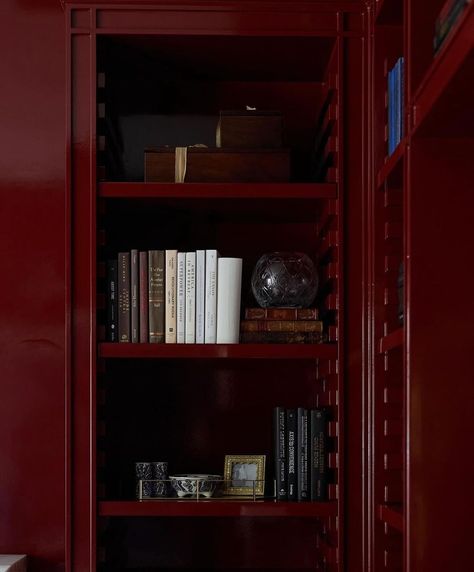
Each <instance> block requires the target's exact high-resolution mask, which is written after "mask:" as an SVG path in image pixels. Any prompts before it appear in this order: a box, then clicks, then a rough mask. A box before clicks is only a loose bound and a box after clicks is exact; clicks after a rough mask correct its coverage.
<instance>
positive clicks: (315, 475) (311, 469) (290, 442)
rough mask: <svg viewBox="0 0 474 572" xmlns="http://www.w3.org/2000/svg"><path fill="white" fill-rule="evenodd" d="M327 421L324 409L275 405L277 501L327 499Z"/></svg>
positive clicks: (274, 432) (274, 430)
mask: <svg viewBox="0 0 474 572" xmlns="http://www.w3.org/2000/svg"><path fill="white" fill-rule="evenodd" d="M327 424H328V414H327V411H325V410H324V409H311V410H308V409H305V408H304V407H298V408H297V409H284V408H283V407H275V408H274V411H273V435H274V459H275V477H276V498H277V500H285V501H307V500H311V501H327V500H328V481H329V473H328V466H327V449H328V432H327Z"/></svg>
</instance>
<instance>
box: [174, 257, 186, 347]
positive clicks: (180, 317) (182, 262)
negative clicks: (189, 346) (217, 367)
mask: <svg viewBox="0 0 474 572" xmlns="http://www.w3.org/2000/svg"><path fill="white" fill-rule="evenodd" d="M185 276H186V253H185V252H178V310H177V318H176V322H177V323H176V341H177V342H178V344H184V326H185V315H186V311H185Z"/></svg>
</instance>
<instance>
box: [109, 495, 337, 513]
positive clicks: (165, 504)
mask: <svg viewBox="0 0 474 572" xmlns="http://www.w3.org/2000/svg"><path fill="white" fill-rule="evenodd" d="M336 515H337V502H322V503H316V502H282V501H274V500H261V501H259V500H257V501H251V500H248V501H245V500H242V501H240V500H225V499H222V500H199V501H196V500H169V501H161V500H158V501H154V500H145V501H102V502H100V503H99V516H183V517H190V516H191V517H192V516H196V517H203V516H208V517H222V516H228V517H242V516H252V517H258V516H261V517H265V516H271V517H295V516H297V517H307V518H308V517H323V516H336Z"/></svg>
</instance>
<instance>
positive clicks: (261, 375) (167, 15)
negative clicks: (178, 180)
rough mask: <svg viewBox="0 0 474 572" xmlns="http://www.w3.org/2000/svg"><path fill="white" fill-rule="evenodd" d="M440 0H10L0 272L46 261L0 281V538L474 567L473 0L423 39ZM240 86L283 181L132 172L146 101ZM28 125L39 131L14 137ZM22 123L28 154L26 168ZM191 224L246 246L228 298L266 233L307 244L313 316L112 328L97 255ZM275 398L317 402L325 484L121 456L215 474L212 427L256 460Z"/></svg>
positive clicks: (265, 443) (176, 111)
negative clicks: (224, 330) (166, 488)
mask: <svg viewBox="0 0 474 572" xmlns="http://www.w3.org/2000/svg"><path fill="white" fill-rule="evenodd" d="M443 3H444V2H443V0H433V1H432V2H425V1H422V0H378V1H376V2H358V1H356V0H353V1H350V0H347V1H343V0H325V1H322V0H321V1H318V0H314V1H312V0H306V1H303V0H302V1H293V2H290V1H286V0H271V1H269V2H266V1H260V0H256V1H250V0H235V1H229V2H215V1H208V2H205V1H199V0H190V1H189V2H179V1H178V0H170V1H169V2H166V3H165V2H156V1H155V2H154V1H152V0H143V2H141V3H135V2H124V1H120V0H119V1H117V2H107V1H104V2H101V3H91V2H85V1H81V0H78V1H76V2H58V3H57V6H56V8H55V9H52V8H51V7H50V5H49V4H51V3H48V2H47V0H42V1H40V0H39V1H38V2H35V3H32V2H28V1H27V0H24V1H23V2H18V3H17V5H15V7H13V5H12V6H11V7H10V6H9V7H8V15H9V19H7V20H6V22H7V24H0V25H2V31H3V32H4V34H3V37H4V38H6V39H7V40H8V48H7V49H6V50H5V53H8V54H9V57H8V58H6V59H5V62H2V65H5V66H6V67H5V71H4V74H3V76H4V77H10V76H12V77H13V76H14V77H15V78H17V75H18V74H17V72H18V70H21V71H22V80H21V82H20V83H19V84H18V86H17V87H15V82H13V81H12V82H6V85H5V88H4V89H2V90H0V91H1V93H0V102H1V103H2V104H4V107H5V108H7V109H9V110H16V111H15V114H14V113H13V111H12V113H11V117H12V118H13V117H15V118H16V120H15V121H14V122H13V121H12V124H11V129H10V131H11V136H9V140H8V141H7V142H4V143H3V151H4V153H3V155H4V157H6V158H8V159H9V163H7V164H6V165H7V166H6V168H2V169H0V182H2V183H3V184H2V186H1V189H0V190H1V197H2V209H1V211H2V212H1V214H4V222H3V223H2V228H4V229H6V230H7V232H6V233H5V237H6V238H5V241H4V242H2V248H4V252H5V253H6V256H5V261H6V264H7V266H6V269H7V272H6V273H5V275H6V276H7V277H8V276H17V275H18V265H17V260H18V258H21V259H22V260H23V261H24V262H25V264H27V263H31V266H32V268H34V272H33V276H34V278H35V279H34V280H33V281H32V282H31V285H29V284H22V285H21V286H20V287H19V286H18V283H17V282H16V281H14V282H12V281H9V280H8V281H7V282H5V284H6V285H5V286H2V292H3V293H4V294H7V295H6V296H4V297H3V298H4V299H5V300H7V303H5V304H4V305H3V306H2V316H4V318H5V319H4V320H2V322H3V324H4V325H3V324H2V327H1V328H0V334H1V335H0V342H1V349H2V350H3V349H5V350H6V351H5V352H4V355H5V356H6V357H5V358H2V360H3V359H4V362H2V363H5V365H6V366H7V367H6V368H5V376H4V379H5V380H6V385H5V387H6V391H5V392H4V395H3V396H2V400H1V401H2V405H4V407H3V408H2V415H1V416H0V423H1V424H2V425H0V428H1V430H0V451H1V452H2V455H4V456H3V457H2V470H1V471H0V514H2V515H6V516H5V518H3V519H2V518H0V552H6V553H8V552H17V553H23V552H25V553H28V554H30V568H31V570H33V572H50V571H51V570H58V571H67V572H83V571H86V570H87V571H89V572H96V571H97V572H111V571H114V572H122V571H123V572H124V571H128V570H134V571H135V572H146V571H147V572H148V571H154V572H156V571H158V570H163V571H166V570H219V571H226V570H240V569H242V570H243V569H247V570H289V571H294V572H296V571H300V570H321V571H327V572H342V571H343V570H348V571H353V572H358V571H362V570H363V571H364V572H382V571H383V570H388V571H395V570H403V571H405V572H428V571H429V572H433V571H438V570H440V571H441V570H453V571H454V570H467V569H469V568H470V562H471V555H470V551H469V547H470V542H471V539H470V529H471V523H470V520H471V518H470V517H471V515H470V510H469V508H470V506H471V504H472V499H473V495H472V492H471V485H472V480H473V476H474V467H473V461H472V455H470V448H471V441H472V439H471V435H472V430H473V421H472V420H473V415H472V411H471V410H472V403H473V402H474V394H473V387H474V386H473V383H472V373H471V372H472V369H471V368H472V366H471V359H470V358H471V356H472V355H473V350H474V341H473V340H474V336H473V335H472V331H471V330H472V327H471V323H470V322H471V316H472V315H474V303H473V300H474V297H473V296H472V274H473V273H472V270H471V264H470V261H471V260H472V259H473V254H474V252H473V250H474V248H473V245H474V242H473V240H472V232H471V226H472V224H471V218H472V214H471V213H472V212H473V207H474V194H473V193H472V180H473V174H474V168H473V161H472V157H473V151H474V112H473V107H472V101H473V100H474V92H473V89H474V88H473V86H474V71H473V70H474V49H473V48H474V7H473V4H472V3H470V4H469V6H468V7H467V8H466V9H465V11H464V12H463V14H462V15H461V17H460V19H459V22H458V23H457V24H456V27H455V29H454V30H453V31H452V33H451V34H450V35H449V37H448V38H447V40H446V41H445V43H444V45H443V46H442V48H441V49H440V51H439V53H438V54H437V55H436V56H434V55H433V45H432V43H433V35H434V27H435V21H436V18H437V16H438V14H439V12H440V10H441V8H442V6H443ZM33 4H34V6H33ZM46 14H47V15H48V18H46V17H45V15H46ZM8 22H9V23H8ZM51 22H53V23H54V25H53V24H52V23H51ZM20 23H21V24H20ZM27 40H28V41H27ZM32 43H34V45H35V50H34V51H33V52H32V50H31V49H30V48H31V44H32ZM64 46H66V49H65V50H64ZM400 56H403V57H404V59H405V82H404V88H403V99H404V115H403V125H404V135H403V137H402V139H401V142H400V144H399V145H398V146H397V148H396V149H395V151H394V152H393V153H392V154H391V155H390V156H389V155H388V149H387V125H388V112H387V91H388V87H387V75H388V72H389V70H390V69H391V68H392V67H393V65H394V64H395V62H396V61H397V59H398V58H399V57H400ZM63 57H64V61H63V59H61V58H63ZM6 60H8V62H7V61H6ZM31 62H34V63H35V66H34V69H33V67H32V65H31ZM46 62H52V63H53V64H54V65H53V66H49V64H48V65H46ZM7 64H8V65H7ZM24 70H28V72H29V73H26V74H24V73H23V72H24ZM65 70H66V71H65ZM15 74H16V75H15ZM23 76H24V77H23ZM18 77H19V76H18ZM15 81H17V79H15ZM53 93H54V96H53V95H52V94H53ZM64 101H66V108H65V109H66V111H65V113H64V117H63V116H61V117H60V118H59V119H58V114H60V113H63V110H64ZM245 105H253V106H256V107H257V108H262V109H281V110H282V112H283V114H284V117H285V133H286V137H287V141H286V142H287V144H288V146H289V147H291V149H292V175H291V180H290V181H289V182H288V183H275V184H270V183H258V184H257V183H256V184H250V183H234V182H232V181H230V182H228V183H215V184H203V183H195V184H187V183H183V184H169V183H145V182H143V177H142V175H141V173H140V168H141V165H140V164H138V163H135V164H134V166H133V168H132V170H131V171H126V170H124V169H122V166H121V165H120V164H119V163H118V162H117V161H116V158H117V157H116V153H117V150H123V149H125V148H126V149H127V152H129V154H130V157H133V149H134V146H135V145H138V143H139V142H140V141H141V140H142V139H143V125H146V123H143V122H144V121H145V122H146V120H147V118H149V117H150V116H153V115H160V116H161V117H164V118H165V119H169V118H170V117H171V116H182V117H183V116H187V117H193V118H196V117H198V116H199V117H201V119H202V117H204V118H206V117H210V116H217V115H218V113H219V111H220V110H221V109H235V108H243V107H244V106H245ZM33 109H34V110H37V116H38V117H37V118H36V119H35V121H37V123H34V122H32V121H31V120H28V122H27V124H28V128H27V129H26V128H25V126H24V124H25V118H27V117H29V114H31V110H33ZM58 110H59V111H58ZM20 116H21V117H20ZM51 117H54V118H55V120H54V121H51V119H50V118H51ZM137 117H138V118H140V117H141V118H142V119H140V120H137V121H136V122H135V126H137V125H141V126H142V127H141V128H140V129H136V130H135V131H133V129H132V130H129V131H126V130H125V131H124V130H122V134H123V133H125V132H127V133H128V135H127V136H125V137H122V138H117V136H116V133H117V130H116V129H115V127H116V126H117V123H119V122H123V121H125V120H127V118H135V119H136V118H137ZM140 121H142V123H140ZM8 125H9V126H10V124H8ZM33 126H39V127H38V130H40V131H41V141H47V142H48V145H46V143H44V145H43V144H42V145H39V146H38V145H37V143H34V141H33V139H34V138H33V137H31V138H30V137H28V138H25V137H24V133H25V130H26V131H27V132H28V133H30V131H31V132H33ZM123 126H124V124H123V123H122V124H121V127H122V128H123ZM35 128H36V127H35ZM170 132H173V129H171V130H170ZM35 141H36V139H35ZM25 149H26V150H28V151H29V155H28V156H33V155H34V156H35V157H36V156H39V157H40V158H41V159H42V161H39V162H38V163H36V162H34V161H30V162H28V166H27V168H26V167H25V160H24V155H25ZM13 150H15V153H14V152H13ZM38 153H39V155H37V154H38ZM63 156H65V158H66V160H65V161H63ZM15 157H22V160H21V161H20V159H15ZM311 157H313V159H315V163H313V164H316V166H317V168H316V169H309V168H308V164H310V161H309V159H310V158H311ZM39 163H41V165H40V166H38V165H39ZM137 164H138V167H137ZM58 165H61V168H60V169H59V168H58ZM137 172H138V174H137ZM20 189H21V190H22V192H23V193H24V194H21V193H20V192H19V190H20ZM52 190H54V192H50V191H52ZM17 191H18V192H17ZM3 207H4V208H3ZM18 213H21V217H19V216H18ZM43 213H47V214H48V216H49V215H50V214H52V215H53V216H54V217H55V219H54V220H57V221H60V224H59V223H58V225H57V226H56V225H53V224H49V223H48V224H45V221H46V220H47V217H46V214H44V216H43ZM5 214H6V216H5ZM2 220H3V219H2ZM33 233H34V234H33ZM30 235H31V236H36V237H37V241H35V245H36V250H35V251H34V255H32V254H31V253H32V249H31V244H28V246H27V247H25V236H30ZM200 247H203V248H206V247H208V248H212V247H215V248H218V249H219V251H220V252H221V254H223V255H228V256H238V257H242V258H243V260H244V265H243V284H244V288H243V304H244V305H251V304H252V303H253V300H252V297H251V295H250V289H249V280H250V275H251V271H252V268H253V265H254V264H255V262H256V260H257V259H258V257H259V256H260V255H261V254H262V253H264V252H268V251H274V250H303V251H306V252H307V253H308V254H309V255H310V256H311V258H312V259H313V260H314V261H315V263H316V264H317V266H318V270H319V276H320V279H321V284H320V289H319V294H318V298H317V305H318V307H319V309H320V310H321V311H322V312H324V313H325V319H326V326H329V327H330V328H329V329H328V331H329V332H330V337H329V340H328V342H327V343H323V344H284V345H281V344H279V345H272V344H237V345H226V344H219V345H217V344H216V345H212V346H210V345H209V346H199V345H187V346H186V345H179V344H177V345H166V344H131V343H129V344H118V343H107V342H106V341H105V335H104V333H105V298H106V296H105V295H106V282H105V274H106V261H107V259H108V258H110V257H112V256H114V255H116V253H117V252H119V251H124V250H130V249H131V248H138V249H148V248H160V249H164V248H178V249H180V250H195V249H196V248H200ZM401 264H403V269H404V291H403V298H402V302H403V322H402V321H400V319H399V315H398V314H399V292H398V280H399V268H400V265H401ZM38 285H39V286H38ZM33 286H34V288H33ZM12 292H15V296H16V298H15V301H16V303H15V304H12V303H10V302H11V293H12ZM25 307H27V308H29V310H28V313H23V310H22V308H25ZM32 332H33V333H32ZM274 406H283V407H287V408H294V407H298V406H304V407H306V408H308V409H310V408H314V407H318V406H325V407H326V408H327V409H328V411H329V413H330V424H329V434H330V454H329V456H328V462H329V466H330V486H329V499H328V500H327V502H321V503H317V502H277V501H275V500H273V499H270V498H266V499H262V500H258V501H256V502H253V501H250V500H248V499H246V500H242V501H235V500H232V501H231V500H225V499H224V500H218V501H217V500H216V501H209V502H201V501H199V502H196V501H191V500H189V501H179V502H178V501H174V500H167V501H142V502H140V501H137V500H136V499H135V483H134V462H135V461H139V460H146V459H150V460H153V459H158V457H159V458H160V459H164V460H168V461H169V463H170V470H171V472H194V471H201V472H210V473H222V470H223V460H224V455H226V454H265V455H267V461H268V463H267V476H268V478H269V480H270V479H271V476H272V469H273V467H272V462H271V455H272V410H273V407H274ZM45 420H47V421H48V423H46V422H45ZM12 427H14V431H15V433H14V435H15V437H17V438H18V439H17V440H20V441H22V442H28V444H29V446H28V448H27V449H26V448H25V447H24V446H21V447H18V446H13V445H12V443H13V441H14V440H13V439H12V434H13V433H12V429H11V428H12ZM26 451H27V452H26ZM38 468H39V469H40V470H38V471H36V469H38ZM34 471H36V472H35V476H34V488H35V491H34V495H32V494H31V480H32V478H33V477H32V474H33V472H34Z"/></svg>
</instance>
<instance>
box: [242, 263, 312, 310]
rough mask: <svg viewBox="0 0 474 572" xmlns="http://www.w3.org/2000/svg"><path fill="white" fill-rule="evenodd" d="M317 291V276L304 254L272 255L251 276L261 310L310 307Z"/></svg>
mask: <svg viewBox="0 0 474 572" xmlns="http://www.w3.org/2000/svg"><path fill="white" fill-rule="evenodd" d="M317 291H318V273H317V271H316V268H315V266H314V264H313V262H312V260H311V258H309V256H307V255H306V254H304V253H302V252H271V253H269V254H264V255H263V256H261V257H260V259H259V260H258V262H257V264H256V265H255V268H254V270H253V273H252V292H253V295H254V296H255V299H256V300H257V303H258V304H259V305H260V306H261V307H262V308H272V307H290V308H307V307H308V306H310V305H311V304H312V303H313V302H314V299H315V297H316V292H317Z"/></svg>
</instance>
